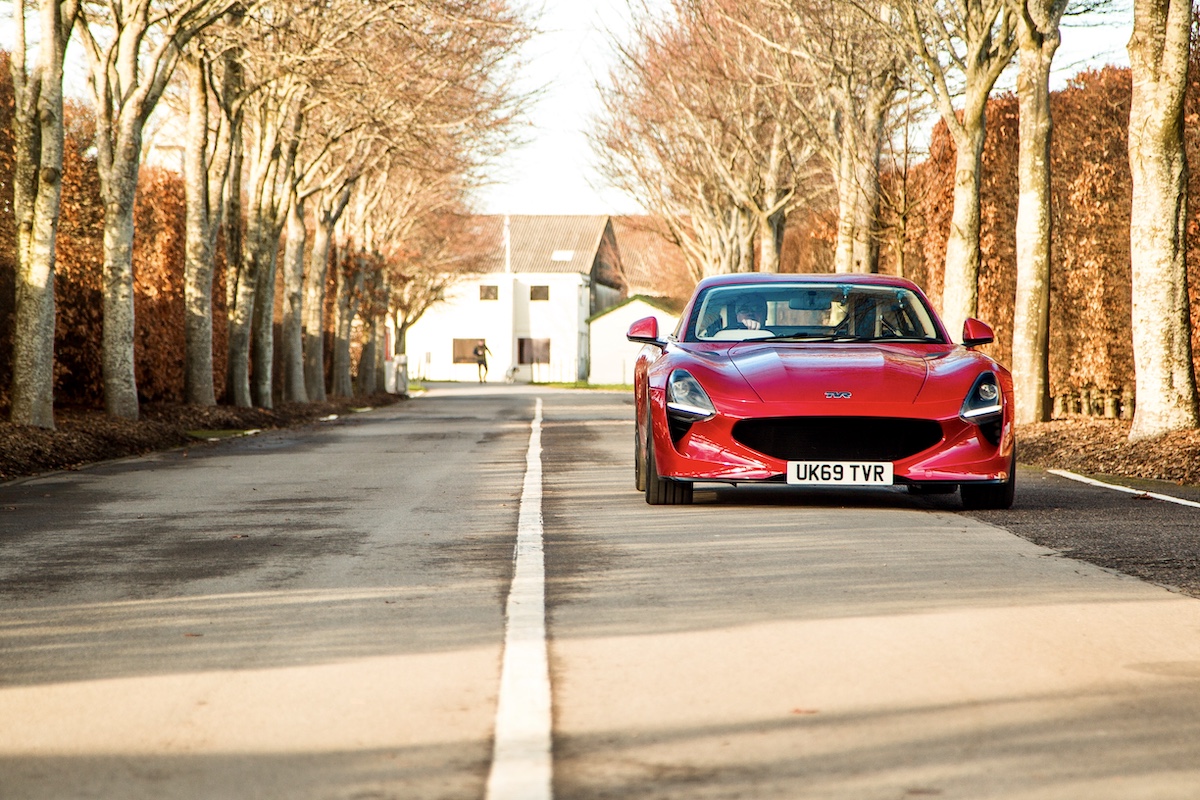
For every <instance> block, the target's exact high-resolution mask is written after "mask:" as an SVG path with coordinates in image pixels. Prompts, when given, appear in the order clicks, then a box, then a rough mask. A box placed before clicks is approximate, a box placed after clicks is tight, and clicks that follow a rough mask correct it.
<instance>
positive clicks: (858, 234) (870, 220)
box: [851, 76, 896, 273]
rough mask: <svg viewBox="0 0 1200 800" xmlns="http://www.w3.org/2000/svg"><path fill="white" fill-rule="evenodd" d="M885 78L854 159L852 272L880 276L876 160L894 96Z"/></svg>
mask: <svg viewBox="0 0 1200 800" xmlns="http://www.w3.org/2000/svg"><path fill="white" fill-rule="evenodd" d="M895 87H896V83H895V79H894V78H892V77H891V76H888V77H887V78H886V79H884V80H883V81H882V82H881V83H880V85H879V86H876V87H873V89H872V91H871V95H870V97H869V98H868V101H867V103H866V104H865V107H864V109H863V121H862V126H863V130H862V138H861V139H860V140H859V142H858V145H859V146H858V151H857V153H856V154H855V158H854V175H855V177H854V206H853V207H854V236H853V240H852V254H851V262H852V264H853V271H854V272H872V273H873V272H879V159H880V157H881V155H882V153H883V124H884V118H885V117H886V116H887V112H888V108H889V107H890V106H891V102H892V97H893V96H894V95H895V93H896V88H895Z"/></svg>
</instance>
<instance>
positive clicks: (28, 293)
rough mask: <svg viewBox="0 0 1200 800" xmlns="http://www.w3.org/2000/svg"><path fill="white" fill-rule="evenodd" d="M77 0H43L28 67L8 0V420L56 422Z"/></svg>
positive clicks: (18, 19) (22, 31)
mask: <svg viewBox="0 0 1200 800" xmlns="http://www.w3.org/2000/svg"><path fill="white" fill-rule="evenodd" d="M78 11H79V4H78V3H77V2H74V0H70V1H69V2H65V3H60V2H58V0H41V2H40V3H39V6H38V14H37V20H38V25H39V27H38V32H37V36H36V38H37V40H38V43H37V50H36V51H35V52H36V56H35V59H34V61H33V63H32V64H29V65H28V66H27V62H26V59H27V57H28V55H29V54H28V52H27V50H28V48H27V45H26V25H27V24H28V23H27V20H26V17H25V2H24V0H17V1H16V2H15V3H14V4H13V16H14V22H15V23H16V34H17V41H16V44H15V47H14V48H13V52H12V53H11V54H10V61H9V66H10V71H11V73H12V81H13V101H14V103H13V104H14V114H13V121H12V126H13V139H14V141H13V151H14V152H13V156H14V165H13V166H14V174H13V201H12V202H13V216H14V219H15V222H16V228H17V248H16V254H15V255H16V276H15V278H16V280H15V283H16V295H15V298H14V302H15V309H14V310H15V314H14V320H13V321H14V329H13V349H12V373H13V374H12V409H11V419H12V421H13V422H15V423H17V424H19V425H34V426H37V427H40V428H53V427H54V323H55V313H54V268H55V253H56V247H57V238H58V217H59V207H60V204H61V200H62V174H63V88H62V83H63V59H64V58H65V54H66V48H67V41H68V39H69V38H70V36H71V28H72V26H73V25H74V22H75V18H76V16H77V14H78Z"/></svg>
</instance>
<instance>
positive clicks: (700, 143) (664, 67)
mask: <svg viewBox="0 0 1200 800" xmlns="http://www.w3.org/2000/svg"><path fill="white" fill-rule="evenodd" d="M673 9H674V12H675V13H674V15H673V17H672V19H670V20H666V21H663V20H656V19H654V18H653V17H652V16H650V15H644V16H643V17H642V18H641V19H640V20H639V23H638V28H637V33H636V41H635V43H634V44H633V45H631V46H628V47H623V48H620V49H619V56H620V66H619V67H618V68H617V69H616V70H615V71H614V73H613V75H612V76H611V78H610V87H609V88H604V89H603V90H602V96H603V98H604V100H603V101H604V107H605V114H604V116H603V118H602V119H601V120H600V121H599V125H598V130H597V133H596V134H595V135H594V137H593V145H594V147H595V149H596V151H597V154H598V155H599V157H600V159H601V165H600V166H601V170H602V172H603V173H604V174H605V176H606V177H607V178H608V180H609V181H611V182H612V183H613V184H614V185H617V186H621V187H622V188H625V189H626V190H629V191H633V192H635V193H637V194H640V195H641V196H643V197H645V198H647V200H648V205H649V206H650V208H651V209H652V210H653V211H654V212H655V213H656V214H657V215H659V216H661V217H662V218H663V219H664V221H665V223H666V225H667V228H668V230H669V231H670V236H671V237H672V238H673V239H674V240H675V241H676V243H677V244H679V245H680V247H681V248H682V249H683V251H684V253H685V257H686V259H687V261H688V264H689V267H690V269H691V270H692V273H693V275H694V277H696V278H701V277H704V276H705V275H710V274H715V273H720V272H738V271H750V270H753V269H755V268H756V263H755V247H754V244H755V241H756V240H757V241H758V243H759V247H758V255H759V261H758V264H757V266H758V268H760V269H763V270H766V271H775V270H777V269H778V264H779V246H780V242H781V232H782V224H783V217H784V215H785V214H786V211H787V209H788V208H789V207H791V206H792V205H794V204H795V203H796V202H798V201H799V200H800V199H801V198H802V197H804V199H807V196H806V195H802V194H801V192H807V191H808V190H809V188H810V181H811V173H812V169H813V163H814V162H813V155H814V148H813V147H812V145H811V144H810V143H809V142H808V141H806V140H805V139H804V138H803V137H799V136H797V135H796V131H795V124H796V123H795V119H794V117H793V116H792V114H791V111H792V109H791V107H790V105H789V103H788V102H787V99H786V97H785V96H784V94H783V92H782V91H781V89H780V86H779V84H778V81H775V80H763V75H764V73H765V67H764V65H763V61H764V60H765V59H766V51H765V48H764V46H763V44H762V43H761V42H759V41H757V40H755V39H754V38H752V37H747V36H745V35H743V34H742V33H741V31H739V30H738V29H737V26H736V25H734V24H731V22H730V20H729V18H728V17H727V16H726V15H720V14H707V13H706V10H705V7H704V6H703V5H702V4H696V3H693V2H690V0H678V2H676V3H675V5H674V6H673Z"/></svg>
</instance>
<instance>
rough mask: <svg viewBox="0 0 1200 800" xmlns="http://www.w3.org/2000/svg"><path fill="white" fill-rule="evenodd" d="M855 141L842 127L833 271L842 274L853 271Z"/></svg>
mask: <svg viewBox="0 0 1200 800" xmlns="http://www.w3.org/2000/svg"><path fill="white" fill-rule="evenodd" d="M852 140H853V137H852V136H851V135H850V134H849V132H847V131H846V130H845V127H844V126H843V128H842V132H841V138H840V139H839V142H838V159H837V164H836V165H835V170H834V175H833V177H834V181H835V185H836V187H837V198H838V224H837V241H836V243H835V244H834V250H833V271H834V272H837V273H839V274H845V273H848V272H853V271H854V222H855V214H854V207H855V202H856V195H857V192H856V191H855V189H854V150H855V148H854V142H853V141H852Z"/></svg>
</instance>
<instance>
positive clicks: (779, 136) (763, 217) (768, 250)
mask: <svg viewBox="0 0 1200 800" xmlns="http://www.w3.org/2000/svg"><path fill="white" fill-rule="evenodd" d="M782 169H783V126H782V125H780V124H776V125H775V127H774V131H773V132H772V134H771V151H770V154H769V156H768V160H767V169H766V170H765V171H764V172H763V196H762V199H761V200H759V213H758V215H757V216H758V271H759V272H779V248H780V245H781V244H782V241H781V237H780V233H781V223H780V218H781V217H783V209H782V208H780V209H776V208H775V206H777V205H778V204H779V201H780V194H781V192H780V187H779V176H780V172H781V171H782Z"/></svg>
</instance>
